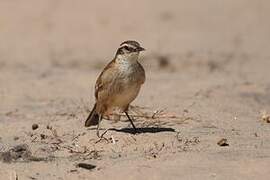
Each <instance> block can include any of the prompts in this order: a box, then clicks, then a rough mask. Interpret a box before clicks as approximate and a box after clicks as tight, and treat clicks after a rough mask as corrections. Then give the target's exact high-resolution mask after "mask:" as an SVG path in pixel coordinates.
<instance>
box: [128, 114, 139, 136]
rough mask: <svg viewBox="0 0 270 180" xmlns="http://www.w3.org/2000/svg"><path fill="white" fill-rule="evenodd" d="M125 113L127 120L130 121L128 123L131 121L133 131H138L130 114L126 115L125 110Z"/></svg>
mask: <svg viewBox="0 0 270 180" xmlns="http://www.w3.org/2000/svg"><path fill="white" fill-rule="evenodd" d="M125 114H126V116H127V118H128V120H129V121H130V123H131V125H132V127H133V129H134V132H135V133H138V131H137V128H136V127H135V125H134V123H133V121H132V119H131V118H130V116H129V115H128V113H127V111H125Z"/></svg>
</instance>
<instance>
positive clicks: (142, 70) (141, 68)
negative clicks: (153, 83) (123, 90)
mask: <svg viewBox="0 0 270 180" xmlns="http://www.w3.org/2000/svg"><path fill="white" fill-rule="evenodd" d="M138 65H139V67H140V68H138V69H139V71H140V72H139V73H140V74H142V75H141V76H140V83H141V84H143V83H144V82H145V71H144V68H143V66H142V65H141V64H140V63H138Z"/></svg>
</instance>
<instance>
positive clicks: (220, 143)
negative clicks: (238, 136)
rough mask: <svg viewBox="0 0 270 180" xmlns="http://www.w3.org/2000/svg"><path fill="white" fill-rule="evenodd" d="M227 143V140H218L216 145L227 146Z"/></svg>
mask: <svg viewBox="0 0 270 180" xmlns="http://www.w3.org/2000/svg"><path fill="white" fill-rule="evenodd" d="M227 141H228V140H227V139H225V138H222V139H221V140H219V141H218V142H217V144H218V145H219V146H229V144H228V142H227Z"/></svg>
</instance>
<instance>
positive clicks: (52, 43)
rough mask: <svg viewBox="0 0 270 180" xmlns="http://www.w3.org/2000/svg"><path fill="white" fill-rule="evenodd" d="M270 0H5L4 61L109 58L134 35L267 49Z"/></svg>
mask: <svg viewBox="0 0 270 180" xmlns="http://www.w3.org/2000/svg"><path fill="white" fill-rule="evenodd" d="M269 7H270V3H269V1H267V0H258V1H254V0H226V1H222V0H205V1H203V2H199V1H196V0H189V1H187V0H170V1H156V0H149V1H144V0H137V1H131V0H118V1H114V2H107V1H98V0H91V1H87V0H81V1H72V0H47V1H42V0H29V1H19V0H12V1H9V0H1V2H0V38H1V41H0V56H1V58H0V62H1V64H3V63H4V64H12V63H14V62H16V63H18V64H20V63H22V64H25V63H27V64H25V65H27V66H28V65H29V66H31V65H46V66H49V65H50V64H51V63H56V64H65V63H71V64H72V63H73V64H76V63H77V64H80V63H84V64H85V63H86V65H87V63H89V62H90V61H94V60H100V61H102V62H103V61H104V62H107V61H109V60H110V59H111V58H112V57H113V55H114V53H115V50H116V48H117V47H118V45H119V44H120V43H121V42H122V41H124V40H127V39H135V40H138V41H139V42H140V43H141V44H142V45H143V46H145V47H146V48H147V49H148V52H147V53H160V54H165V55H168V54H181V53H187V52H200V53H201V52H209V51H212V52H230V51H241V52H248V53H256V54H260V55H268V54H269V53H268V52H269V46H270V41H269V39H270V33H269V32H270V23H269Z"/></svg>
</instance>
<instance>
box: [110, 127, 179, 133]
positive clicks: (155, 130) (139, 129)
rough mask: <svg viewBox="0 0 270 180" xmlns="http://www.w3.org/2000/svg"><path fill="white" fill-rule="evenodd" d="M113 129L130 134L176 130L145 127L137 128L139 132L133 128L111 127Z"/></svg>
mask: <svg viewBox="0 0 270 180" xmlns="http://www.w3.org/2000/svg"><path fill="white" fill-rule="evenodd" d="M110 130H111V131H116V132H123V133H129V134H141V133H159V132H175V129H173V128H162V127H145V128H137V132H135V131H134V129H133V128H121V129H116V128H110Z"/></svg>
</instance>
